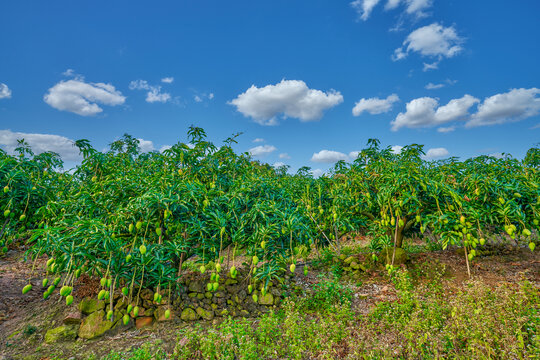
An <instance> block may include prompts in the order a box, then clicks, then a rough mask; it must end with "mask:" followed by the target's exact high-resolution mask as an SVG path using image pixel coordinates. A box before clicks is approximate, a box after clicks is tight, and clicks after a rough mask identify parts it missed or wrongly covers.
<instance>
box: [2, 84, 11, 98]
mask: <svg viewBox="0 0 540 360" xmlns="http://www.w3.org/2000/svg"><path fill="white" fill-rule="evenodd" d="M10 97H11V90H10V89H9V88H8V86H7V85H6V84H4V83H0V99H9V98H10Z"/></svg>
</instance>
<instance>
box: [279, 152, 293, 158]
mask: <svg viewBox="0 0 540 360" xmlns="http://www.w3.org/2000/svg"><path fill="white" fill-rule="evenodd" d="M279 158H280V159H290V158H291V157H290V156H289V154H287V153H281V154H279Z"/></svg>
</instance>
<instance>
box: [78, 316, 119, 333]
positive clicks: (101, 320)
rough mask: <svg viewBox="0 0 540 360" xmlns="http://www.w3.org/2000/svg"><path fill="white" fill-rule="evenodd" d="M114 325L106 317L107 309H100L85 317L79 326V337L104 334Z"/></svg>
mask: <svg viewBox="0 0 540 360" xmlns="http://www.w3.org/2000/svg"><path fill="white" fill-rule="evenodd" d="M112 326H113V323H112V322H111V321H108V320H107V319H105V311H103V310H99V311H96V312H93V313H92V314H90V315H88V316H87V317H86V318H84V320H83V321H82V323H81V327H80V328H79V337H80V338H83V339H93V338H96V337H98V336H100V335H103V334H104V333H105V331H107V330H109V329H110V328H111V327H112Z"/></svg>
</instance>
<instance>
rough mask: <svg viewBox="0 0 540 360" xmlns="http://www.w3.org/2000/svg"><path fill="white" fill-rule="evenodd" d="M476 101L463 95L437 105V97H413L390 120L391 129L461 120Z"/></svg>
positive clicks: (427, 125)
mask: <svg viewBox="0 0 540 360" xmlns="http://www.w3.org/2000/svg"><path fill="white" fill-rule="evenodd" d="M478 101H479V100H478V99H477V98H475V97H473V96H471V95H465V96H463V97H462V98H459V99H453V100H451V101H450V102H448V104H446V105H444V106H440V107H439V102H438V101H437V99H434V98H431V97H421V98H418V99H414V100H412V101H410V102H408V103H407V105H406V111H405V112H404V113H399V114H398V116H397V117H396V119H395V120H394V121H392V123H391V125H392V131H397V130H399V129H400V128H402V127H408V128H419V127H430V126H437V125H441V124H444V123H447V122H450V121H454V120H463V118H465V117H466V116H467V115H468V114H469V108H470V107H471V106H473V105H474V104H476V103H477V102H478Z"/></svg>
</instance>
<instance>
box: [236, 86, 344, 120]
mask: <svg viewBox="0 0 540 360" xmlns="http://www.w3.org/2000/svg"><path fill="white" fill-rule="evenodd" d="M342 102H343V96H342V95H341V94H340V93H339V92H338V91H335V90H331V91H329V92H327V93H325V92H323V91H320V90H314V89H310V88H308V87H307V85H306V83H305V82H303V81H301V80H282V81H281V82H280V83H278V84H276V85H267V86H265V87H262V88H258V87H256V86H255V85H252V86H251V87H250V88H249V89H248V90H246V92H244V93H242V94H240V95H238V97H237V98H236V99H234V100H232V101H230V102H229V104H231V105H234V106H236V109H237V110H238V111H239V112H241V113H242V114H243V115H244V116H246V117H251V118H253V119H254V120H255V122H257V123H259V124H261V125H277V119H276V117H277V116H278V115H280V114H283V115H284V116H285V117H293V118H298V119H300V120H301V121H314V120H319V119H320V118H321V117H322V116H323V113H324V111H325V110H327V109H329V108H332V107H334V106H336V105H338V104H340V103H342Z"/></svg>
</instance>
